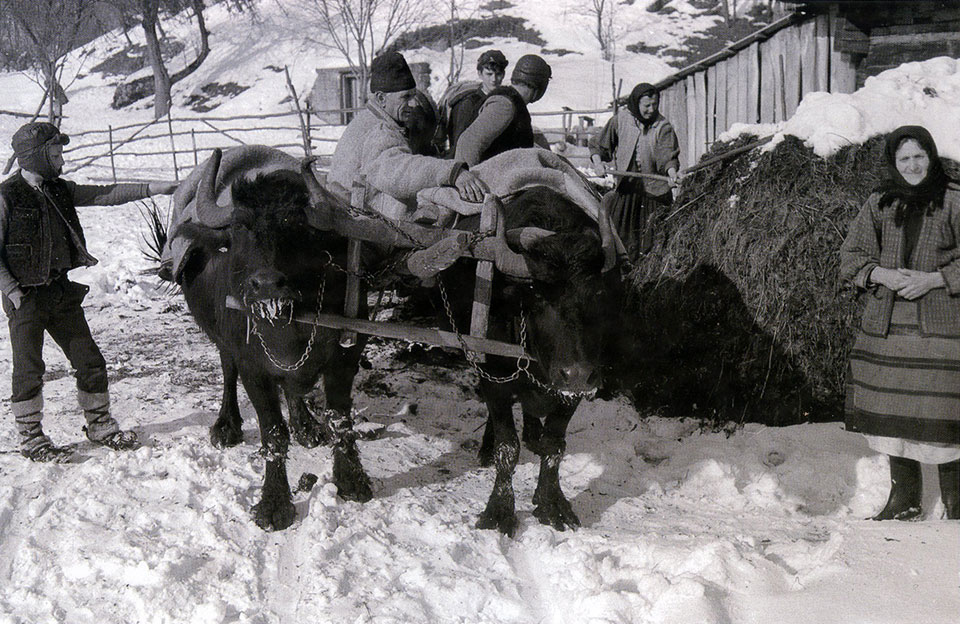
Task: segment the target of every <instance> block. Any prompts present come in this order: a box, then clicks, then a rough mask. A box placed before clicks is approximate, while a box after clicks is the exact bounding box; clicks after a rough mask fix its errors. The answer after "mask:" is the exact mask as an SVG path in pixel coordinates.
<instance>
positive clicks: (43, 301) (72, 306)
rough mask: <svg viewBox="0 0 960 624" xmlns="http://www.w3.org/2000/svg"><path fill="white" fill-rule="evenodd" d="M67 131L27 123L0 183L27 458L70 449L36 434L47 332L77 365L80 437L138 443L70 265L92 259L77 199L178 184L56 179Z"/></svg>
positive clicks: (15, 398) (6, 293) (7, 299)
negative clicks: (113, 409)
mask: <svg viewBox="0 0 960 624" xmlns="http://www.w3.org/2000/svg"><path fill="white" fill-rule="evenodd" d="M69 142H70V138H69V137H68V136H67V135H66V134H63V133H61V132H60V131H59V129H58V128H57V127H56V126H54V125H53V124H49V123H44V122H32V123H28V124H26V125H24V126H22V127H21V128H20V129H19V130H17V131H16V132H15V133H14V135H13V140H12V145H13V151H14V155H15V156H16V157H17V162H18V163H19V165H20V170H19V171H18V172H17V173H15V174H13V175H12V176H10V177H9V178H7V179H6V180H4V181H3V183H0V290H2V293H3V295H2V303H3V311H4V312H6V314H7V318H8V325H9V328H10V344H11V349H12V351H13V384H12V390H13V395H12V397H11V407H12V410H13V416H14V419H15V420H16V426H17V431H18V433H19V434H20V452H21V454H23V455H24V456H25V457H27V458H29V459H31V460H33V461H64V460H66V459H68V458H69V456H70V454H71V451H70V450H69V448H64V447H59V446H56V445H54V444H53V442H52V441H51V440H50V438H48V437H47V436H46V435H45V434H44V433H43V428H42V426H41V420H42V418H43V394H42V389H43V372H44V368H45V367H44V363H43V339H44V334H45V333H49V334H50V336H51V337H52V338H53V339H54V341H55V342H56V343H57V344H58V345H60V348H61V349H63V352H64V354H65V355H66V356H67V359H68V360H69V361H70V364H71V365H72V366H73V368H75V369H76V378H77V393H78V400H79V403H80V407H81V408H82V409H83V414H84V417H85V419H86V422H87V425H86V427H85V429H86V433H87V437H88V438H89V439H90V440H91V441H92V442H94V443H96V444H100V445H103V446H106V447H109V448H111V449H114V450H125V449H132V448H136V447H137V446H138V445H139V443H138V441H137V436H136V434H135V433H133V432H132V431H122V430H121V429H120V427H119V425H118V424H117V421H116V420H114V418H113V417H112V416H111V415H110V397H109V394H108V392H107V368H106V362H105V361H104V359H103V355H102V354H101V353H100V349H99V348H98V347H97V344H96V343H95V342H94V340H93V337H92V336H91V334H90V328H89V327H88V326H87V320H86V318H85V316H84V313H83V308H82V307H81V302H82V301H83V297H84V295H86V293H87V291H88V290H89V288H88V287H87V286H84V285H82V284H78V283H75V282H71V281H70V280H69V279H68V278H67V272H68V271H70V270H71V269H75V268H77V267H82V266H92V265H94V264H96V263H97V260H96V258H94V257H93V256H91V255H90V253H89V252H88V251H87V247H86V242H85V239H84V236H83V229H82V228H81V227H80V219H79V218H78V216H77V210H76V207H77V206H112V205H117V204H125V203H127V202H131V201H135V200H138V199H143V198H144V197H148V196H150V195H157V194H170V193H172V192H173V191H174V190H175V189H176V184H175V183H167V182H151V183H147V184H112V185H105V186H93V185H84V184H77V183H75V182H71V181H68V180H63V179H61V178H60V172H61V170H62V168H63V146H64V145H66V144H68V143H69Z"/></svg>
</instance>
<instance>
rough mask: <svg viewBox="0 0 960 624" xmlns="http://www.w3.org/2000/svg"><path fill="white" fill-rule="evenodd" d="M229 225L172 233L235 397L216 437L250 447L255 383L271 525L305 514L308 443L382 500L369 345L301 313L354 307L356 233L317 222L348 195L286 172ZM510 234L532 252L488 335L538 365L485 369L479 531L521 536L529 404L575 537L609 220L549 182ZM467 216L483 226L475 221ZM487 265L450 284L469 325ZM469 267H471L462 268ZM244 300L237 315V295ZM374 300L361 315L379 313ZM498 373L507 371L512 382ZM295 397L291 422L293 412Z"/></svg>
mask: <svg viewBox="0 0 960 624" xmlns="http://www.w3.org/2000/svg"><path fill="white" fill-rule="evenodd" d="M219 160H220V155H219V153H217V154H215V155H214V157H213V158H211V160H210V161H208V163H207V164H206V169H205V171H204V175H203V176H202V179H201V181H200V183H199V186H198V190H197V197H196V201H197V202H198V203H200V204H207V205H211V206H212V204H213V203H215V202H216V197H217V190H218V189H217V184H216V177H217V176H216V174H217V168H218V165H219ZM231 195H232V202H233V213H232V218H231V222H230V225H229V227H227V228H219V229H213V228H209V227H204V226H201V225H197V224H194V223H186V224H184V225H183V226H182V227H180V228H179V229H178V230H177V231H175V232H172V233H171V235H172V236H183V237H185V238H186V239H188V240H190V241H191V244H192V249H193V251H192V253H191V254H190V255H189V256H188V259H187V260H186V261H185V263H184V269H183V271H182V273H181V278H180V282H181V286H182V288H183V292H184V296H185V298H186V301H187V305H188V307H189V309H190V311H191V313H192V314H193V316H194V318H195V319H196V321H197V324H198V325H199V326H200V327H201V328H202V329H203V331H204V332H205V333H206V334H207V335H208V336H209V337H210V338H211V339H212V340H213V342H214V343H215V344H216V346H217V348H218V350H219V353H220V359H221V365H222V369H223V376H224V389H223V400H222V404H221V408H220V412H219V415H218V418H217V420H216V423H215V424H214V425H213V426H212V427H211V430H210V437H211V441H212V443H213V444H214V445H215V446H218V447H225V446H232V445H235V444H239V443H240V442H241V441H242V435H241V419H240V413H239V410H238V407H237V392H236V390H237V380H238V378H239V380H240V381H241V382H242V383H243V385H244V388H245V390H246V391H247V394H248V396H249V397H250V401H251V403H252V404H253V406H254V409H255V410H256V413H257V417H258V420H259V428H260V435H261V443H262V447H263V453H264V454H265V457H266V472H265V475H264V482H263V490H262V496H261V500H260V502H258V503H257V504H256V505H255V506H254V509H253V513H254V519H255V521H256V523H257V524H258V525H259V526H261V527H263V528H265V529H283V528H286V527H287V526H289V525H290V524H291V523H292V521H293V519H294V517H295V512H294V507H293V505H292V502H291V494H290V487H289V483H288V479H287V474H286V463H285V460H286V452H287V447H288V444H289V438H290V431H291V429H292V431H293V434H294V437H295V439H296V440H297V441H298V442H300V443H301V444H304V445H305V446H315V445H317V444H318V443H320V442H321V441H324V440H326V439H328V438H329V439H330V442H331V443H332V445H333V457H334V469H333V479H334V483H335V485H336V486H337V490H338V494H339V495H340V496H341V497H343V498H346V499H349V500H357V501H366V500H369V499H370V498H371V495H372V494H371V488H370V481H369V478H368V477H367V475H366V473H365V472H364V470H363V468H362V465H361V463H360V458H359V453H358V451H357V446H356V436H355V434H354V432H353V429H352V420H351V415H350V412H351V408H352V398H351V388H352V384H353V379H354V377H355V375H356V372H357V368H358V363H359V359H360V355H361V352H362V349H363V347H364V344H365V343H364V341H363V339H362V336H361V340H360V341H359V342H358V344H356V345H355V346H353V347H350V348H343V347H341V346H340V344H339V337H340V331H339V330H331V329H326V328H323V327H316V326H312V325H307V324H303V323H291V322H288V320H289V319H290V318H292V317H294V316H298V315H302V314H313V313H315V312H317V311H319V310H322V311H325V312H332V313H339V312H340V311H342V310H343V306H344V293H345V288H346V287H345V276H344V274H343V273H342V272H341V271H338V270H335V269H334V268H333V267H332V266H331V265H332V264H336V265H339V266H345V256H346V241H345V239H343V238H342V237H341V236H339V235H337V234H335V233H333V232H330V231H325V230H323V229H318V228H317V227H313V226H314V225H316V224H317V222H318V221H319V222H322V221H323V219H322V218H320V219H319V220H318V219H317V218H316V215H317V213H318V211H319V213H323V212H324V211H329V210H336V209H338V200H336V199H335V198H334V197H333V196H331V195H329V194H327V193H326V192H325V191H324V190H323V189H322V188H321V187H320V186H319V184H317V183H316V180H315V179H313V177H312V173H309V168H305V169H304V172H303V175H302V176H301V174H300V173H296V172H291V171H277V172H273V173H270V174H266V175H260V176H258V177H257V178H255V179H254V180H252V181H247V180H243V179H238V180H236V181H235V182H234V183H233V185H232V188H231ZM503 214H505V215H506V218H505V221H506V227H507V228H508V229H509V230H510V234H511V235H512V237H513V238H514V239H515V240H514V243H515V244H516V246H518V248H519V253H513V254H509V255H511V256H512V258H510V259H509V262H505V264H510V265H511V266H512V267H513V269H514V270H511V271H510V272H512V273H514V274H515V275H514V276H508V275H504V274H501V273H498V274H496V276H495V278H494V286H493V289H494V297H493V302H492V306H491V319H490V327H489V331H488V336H489V337H491V338H494V339H499V340H503V341H508V342H517V343H519V342H522V343H523V344H524V346H525V347H526V348H527V350H528V351H529V352H530V353H531V354H532V355H533V356H534V357H535V358H536V361H535V362H532V363H530V364H529V367H528V368H527V370H526V371H521V370H519V367H518V365H517V362H516V361H515V360H510V359H506V358H498V357H492V356H491V357H488V361H487V362H486V363H485V364H482V365H481V368H482V370H483V371H484V373H485V374H484V375H481V381H480V387H479V391H480V394H481V396H482V398H483V400H484V401H485V403H486V405H487V408H488V413H489V419H488V422H487V426H486V430H485V432H484V436H483V443H482V445H481V449H480V455H481V462H482V463H484V464H485V465H489V464H493V466H494V467H495V470H496V477H495V483H494V487H493V492H492V493H491V495H490V499H489V501H488V503H487V505H486V508H485V510H484V511H483V513H482V514H481V516H480V519H479V521H478V522H477V526H478V527H479V528H496V529H498V530H499V531H501V532H503V533H505V534H508V535H513V534H514V533H515V531H516V528H517V524H518V522H517V517H516V512H515V499H514V492H513V487H512V477H513V473H514V470H515V468H516V465H517V462H518V459H519V453H520V443H519V442H520V441H519V438H518V435H517V430H516V427H515V424H514V421H513V414H512V406H513V404H514V403H516V402H519V403H520V405H521V407H522V411H523V421H524V429H523V440H524V442H525V444H526V445H527V447H528V448H530V449H531V450H532V451H533V452H535V453H537V454H538V455H539V456H540V458H541V460H540V476H539V481H538V484H537V488H536V491H535V494H534V498H533V500H534V504H535V505H536V509H535V510H534V515H535V516H536V517H537V518H538V519H539V520H540V521H541V522H543V523H545V524H549V525H552V526H554V527H556V528H557V529H560V530H563V529H565V528H567V527H575V526H578V525H579V523H580V522H579V519H578V518H577V516H576V514H575V513H574V511H573V509H572V507H571V505H570V503H569V501H568V500H567V499H566V497H565V496H564V494H563V492H562V490H561V487H560V478H559V466H560V461H561V459H562V457H563V453H564V450H565V445H566V443H565V435H566V428H567V425H568V423H569V421H570V418H571V417H572V415H573V413H574V411H575V409H576V407H577V404H578V403H579V401H580V400H581V399H582V398H583V397H589V396H592V395H593V394H594V393H595V392H596V390H597V388H598V385H599V381H600V380H599V373H600V360H601V353H602V349H603V344H604V341H605V338H606V336H607V335H608V333H607V331H606V330H607V329H608V327H609V324H608V321H609V319H610V315H611V311H612V310H614V309H616V307H617V306H616V303H615V301H614V300H613V298H612V295H613V294H614V293H615V292H616V291H617V286H618V285H617V280H616V277H615V273H616V272H614V271H611V272H609V273H607V274H604V273H602V270H601V269H602V267H603V265H604V254H603V251H602V250H601V244H600V236H599V234H598V228H597V226H596V224H595V223H594V222H593V221H591V220H590V219H589V218H588V217H586V216H585V215H584V213H583V212H582V211H581V209H580V208H578V207H577V206H576V205H574V204H572V203H571V202H569V201H568V200H566V199H564V198H563V197H562V196H560V195H558V194H557V193H554V192H552V191H550V190H548V189H545V188H536V189H532V190H529V191H526V192H523V193H521V194H519V195H518V196H516V197H515V198H514V199H512V200H511V201H508V202H507V204H506V206H504V210H503ZM465 225H469V224H465ZM473 266H474V265H473V264H472V263H470V262H469V261H461V262H460V263H458V264H457V265H455V266H454V267H452V268H450V269H449V270H447V271H446V272H444V274H443V275H442V276H441V278H440V282H441V283H442V284H445V285H446V289H447V297H448V299H449V300H450V302H451V304H452V306H451V307H452V310H453V319H451V320H452V321H453V322H454V323H455V324H456V325H457V326H458V327H459V328H465V327H467V326H468V323H469V314H470V302H471V301H472V295H473V289H472V281H473V280H472V278H471V277H470V275H469V274H470V273H472V270H473ZM460 273H463V275H460ZM228 295H230V296H232V297H233V298H234V299H236V300H239V301H241V302H242V306H243V310H242V311H240V310H234V309H229V308H228V307H227V305H226V300H227V296H228ZM364 300H365V297H363V296H361V310H360V312H361V314H363V313H364V312H365V306H364V305H363V302H364ZM320 377H323V389H324V393H325V396H326V401H327V410H326V412H325V413H324V414H323V415H322V417H321V418H320V419H319V421H318V420H317V419H314V418H313V417H312V416H311V414H310V412H309V411H308V409H307V407H306V405H305V403H304V400H303V397H304V394H305V393H306V392H308V391H309V390H310V389H311V388H312V387H313V386H314V385H315V384H316V383H317V381H318V379H319V378H320ZM497 378H509V381H504V380H503V379H497ZM280 389H282V390H283V393H284V395H285V398H286V402H287V405H288V411H289V420H290V428H289V429H288V427H287V425H286V424H285V422H284V420H283V417H282V414H281V407H280V396H279V395H280Z"/></svg>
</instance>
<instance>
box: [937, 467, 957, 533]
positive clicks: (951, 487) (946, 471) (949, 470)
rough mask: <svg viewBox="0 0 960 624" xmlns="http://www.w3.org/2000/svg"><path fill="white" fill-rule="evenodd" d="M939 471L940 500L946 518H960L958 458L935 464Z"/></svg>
mask: <svg viewBox="0 0 960 624" xmlns="http://www.w3.org/2000/svg"><path fill="white" fill-rule="evenodd" d="M937 470H938V471H939V473H940V500H942V501H943V507H944V509H946V511H947V520H960V459H957V460H954V461H952V462H948V463H946V464H940V465H939V466H937Z"/></svg>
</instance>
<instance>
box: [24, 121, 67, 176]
mask: <svg viewBox="0 0 960 624" xmlns="http://www.w3.org/2000/svg"><path fill="white" fill-rule="evenodd" d="M69 142H70V137H69V136H67V135H66V134H63V133H61V132H60V129H59V128H57V127H56V126H55V125H53V124H51V123H47V122H45V121H33V122H30V123H27V124H24V125H22V126H20V129H19V130H17V131H16V132H14V133H13V138H12V139H11V141H10V144H11V146H12V147H13V153H14V154H16V156H17V162H18V163H19V165H20V168H21V169H25V170H27V171H32V172H33V173H36V174H38V175H40V176H42V177H43V178H45V179H48V180H49V179H54V178H56V177H57V176H58V175H60V171H59V170H58V169H57V168H55V167H54V166H53V164H52V163H51V162H50V157H49V154H48V152H47V148H48V147H49V146H51V145H66V144H68V143H69Z"/></svg>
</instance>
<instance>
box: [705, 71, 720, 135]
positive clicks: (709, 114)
mask: <svg viewBox="0 0 960 624" xmlns="http://www.w3.org/2000/svg"><path fill="white" fill-rule="evenodd" d="M706 74H707V101H706V107H707V108H706V116H705V117H704V120H705V122H706V128H705V130H706V137H705V138H706V140H705V141H704V149H705V150H706V149H708V148H709V147H710V145H711V144H712V143H713V142H714V140H715V139H716V136H717V133H716V120H717V66H716V65H711V66H710V67H709V68H707V71H706Z"/></svg>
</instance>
